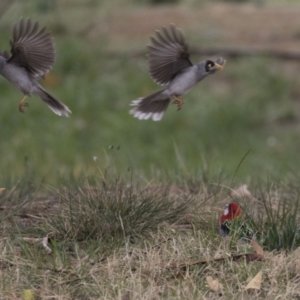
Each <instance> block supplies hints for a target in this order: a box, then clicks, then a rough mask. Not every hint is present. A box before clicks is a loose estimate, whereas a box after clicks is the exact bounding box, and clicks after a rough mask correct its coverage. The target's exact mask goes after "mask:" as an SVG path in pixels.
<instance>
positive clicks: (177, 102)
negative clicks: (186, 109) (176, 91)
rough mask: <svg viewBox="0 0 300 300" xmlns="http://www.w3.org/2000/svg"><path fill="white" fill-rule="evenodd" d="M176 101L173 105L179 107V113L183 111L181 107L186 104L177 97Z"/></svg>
mask: <svg viewBox="0 0 300 300" xmlns="http://www.w3.org/2000/svg"><path fill="white" fill-rule="evenodd" d="M174 99H175V100H174V102H173V104H176V105H177V111H178V110H181V107H182V105H183V104H184V100H183V99H182V98H179V97H176V96H174Z"/></svg>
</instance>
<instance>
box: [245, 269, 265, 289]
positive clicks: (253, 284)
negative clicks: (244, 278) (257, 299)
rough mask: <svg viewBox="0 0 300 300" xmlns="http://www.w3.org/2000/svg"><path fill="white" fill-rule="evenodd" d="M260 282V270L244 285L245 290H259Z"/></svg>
mask: <svg viewBox="0 0 300 300" xmlns="http://www.w3.org/2000/svg"><path fill="white" fill-rule="evenodd" d="M261 280H262V271H261V270H260V271H259V272H258V273H257V274H256V275H255V276H254V277H253V278H252V279H251V280H250V282H249V283H248V284H247V285H246V287H245V289H246V290H250V289H252V290H260V287H261Z"/></svg>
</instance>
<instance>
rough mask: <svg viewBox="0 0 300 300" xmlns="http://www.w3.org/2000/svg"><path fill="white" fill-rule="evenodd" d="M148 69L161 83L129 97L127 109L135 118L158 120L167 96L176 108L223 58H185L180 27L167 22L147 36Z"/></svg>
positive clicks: (184, 46)
mask: <svg viewBox="0 0 300 300" xmlns="http://www.w3.org/2000/svg"><path fill="white" fill-rule="evenodd" d="M150 40H151V43H152V45H149V46H148V49H149V52H150V53H149V71H150V75H151V77H152V78H153V80H154V81H155V82H156V83H158V84H160V85H163V86H164V89H162V90H161V91H159V92H156V93H154V94H151V95H149V96H146V97H144V98H139V99H137V100H134V101H132V103H131V105H132V106H134V108H133V109H131V110H130V114H132V115H133V116H134V117H135V118H138V119H140V120H147V119H150V118H152V120H153V121H160V120H161V119H162V117H163V115H164V113H165V111H166V109H167V107H168V106H169V103H170V101H171V99H173V100H174V103H175V104H177V108H178V110H180V109H181V107H182V105H183V104H184V100H183V99H182V98H180V97H181V96H182V95H185V94H186V93H187V92H188V91H189V90H190V89H191V88H192V87H193V86H194V85H195V84H197V83H198V82H199V81H201V80H202V79H204V78H205V77H206V76H207V75H209V74H213V73H215V72H216V71H217V70H222V69H223V66H224V65H225V62H226V61H225V60H224V59H223V58H221V57H219V58H218V59H217V60H216V61H212V60H203V61H201V62H199V63H197V64H195V65H193V64H192V63H191V61H190V59H189V56H190V54H189V48H188V44H187V43H186V42H185V40H184V37H183V35H182V33H181V31H180V30H179V29H178V28H176V27H175V25H173V24H171V26H170V28H168V29H167V28H165V27H163V28H162V30H161V31H156V37H150Z"/></svg>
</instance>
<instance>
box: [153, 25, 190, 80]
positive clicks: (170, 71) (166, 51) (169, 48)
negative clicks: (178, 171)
mask: <svg viewBox="0 0 300 300" xmlns="http://www.w3.org/2000/svg"><path fill="white" fill-rule="evenodd" d="M150 39H151V42H152V45H149V46H148V49H149V50H150V53H149V71H150V75H151V77H152V78H153V80H154V81H155V82H157V83H158V84H161V85H166V84H167V83H168V82H169V81H170V80H171V79H172V78H174V76H175V75H176V74H178V73H179V72H180V71H181V70H183V69H185V68H187V67H190V66H192V63H191V61H190V59H189V56H190V54H189V49H188V44H187V43H186V42H185V40H184V37H183V35H182V33H181V31H180V30H179V29H178V28H176V27H175V26H174V25H173V24H172V25H171V26H170V28H169V29H167V28H165V27H163V28H162V30H161V31H156V37H155V38H154V37H151V38H150Z"/></svg>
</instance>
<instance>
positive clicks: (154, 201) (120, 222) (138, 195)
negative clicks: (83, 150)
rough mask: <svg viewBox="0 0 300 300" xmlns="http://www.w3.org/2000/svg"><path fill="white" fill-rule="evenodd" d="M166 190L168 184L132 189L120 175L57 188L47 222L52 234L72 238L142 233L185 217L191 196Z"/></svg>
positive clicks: (116, 237) (113, 236)
mask: <svg viewBox="0 0 300 300" xmlns="http://www.w3.org/2000/svg"><path fill="white" fill-rule="evenodd" d="M170 191H171V187H170V186H168V185H165V186H163V185H162V186H160V187H151V186H150V187H145V188H142V189H136V188H134V187H133V184H132V182H129V183H126V182H124V181H122V180H121V179H117V180H115V181H114V182H113V183H110V184H107V183H104V182H102V183H100V185H97V186H96V187H95V186H91V185H90V184H88V183H86V184H85V185H84V186H79V187H75V188H74V186H71V187H69V188H68V189H65V188H64V189H63V190H62V191H61V192H60V194H59V198H60V204H59V207H60V212H59V214H57V212H55V215H53V216H52V217H51V218H49V219H48V223H47V225H48V226H49V227H50V233H51V235H53V236H55V237H56V238H64V239H74V240H76V241H82V240H89V239H92V240H98V239H118V238H121V239H123V238H126V239H127V238H134V237H138V236H141V235H143V236H146V235H147V234H149V233H150V232H153V231H156V230H157V229H158V228H159V227H160V226H162V225H163V224H176V223H178V222H182V221H183V220H184V219H185V215H186V214H187V211H188V209H189V207H190V204H191V199H192V198H191V197H190V196H186V195H181V196H180V197H178V196H176V195H173V196H172V195H171V194H170Z"/></svg>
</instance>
